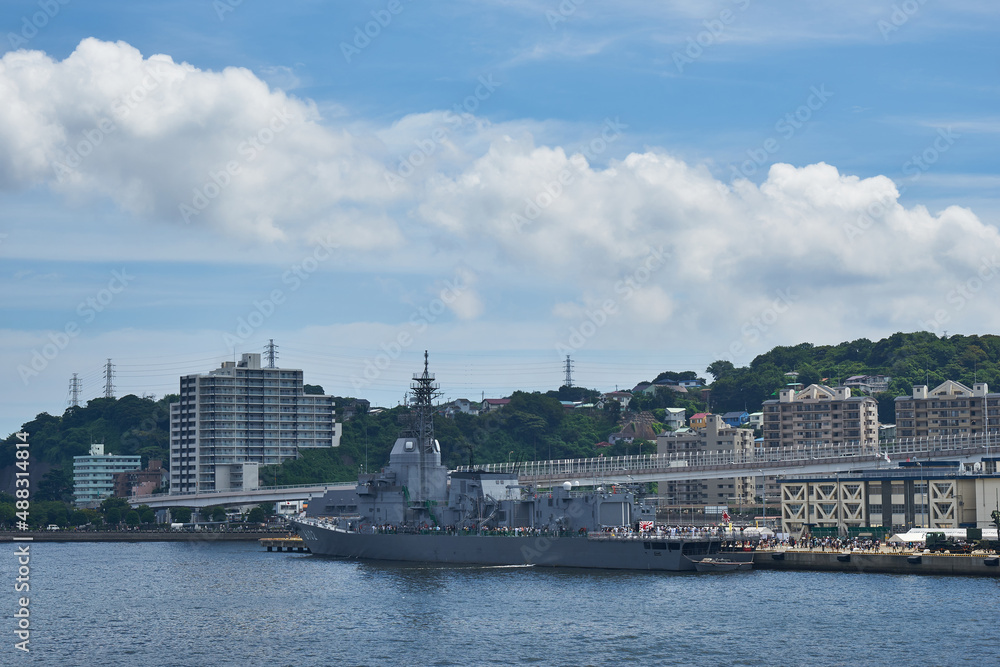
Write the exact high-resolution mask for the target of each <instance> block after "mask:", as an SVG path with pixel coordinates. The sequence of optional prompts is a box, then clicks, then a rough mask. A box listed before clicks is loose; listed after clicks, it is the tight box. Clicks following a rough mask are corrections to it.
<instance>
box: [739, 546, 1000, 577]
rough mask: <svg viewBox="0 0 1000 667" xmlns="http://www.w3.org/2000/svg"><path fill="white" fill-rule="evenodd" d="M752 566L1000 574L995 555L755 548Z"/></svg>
mask: <svg viewBox="0 0 1000 667" xmlns="http://www.w3.org/2000/svg"><path fill="white" fill-rule="evenodd" d="M753 566H754V569H755V570H786V571H793V570H797V571H814V572H869V573H880V574H933V575H961V576H975V577H1000V556H997V555H996V554H971V555H966V554H936V553H935V554H930V553H918V552H903V553H887V552H881V553H873V552H862V551H853V552H847V551H843V552H840V551H807V550H798V549H787V550H777V551H757V552H755V553H754V557H753Z"/></svg>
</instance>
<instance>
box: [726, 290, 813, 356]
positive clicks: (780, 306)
mask: <svg viewBox="0 0 1000 667" xmlns="http://www.w3.org/2000/svg"><path fill="white" fill-rule="evenodd" d="M798 300H799V298H798V296H796V295H795V294H794V293H793V292H792V289H791V288H790V287H786V288H785V289H779V290H777V291H776V292H775V298H774V300H773V301H771V303H769V304H768V305H767V307H766V308H764V309H763V310H761V311H760V313H759V314H757V315H755V316H754V317H751V318H750V319H748V320H747V321H745V322H744V323H743V326H741V327H740V337H739V338H737V339H735V340H733V341H732V342H731V343H730V344H729V347H728V348H727V349H726V352H727V353H728V355H729V356H724V355H718V354H716V355H715V358H716V359H729V360H730V361H732V362H733V364H734V365H739V363H738V361H739V359H740V357H741V356H742V355H743V354H746V352H747V346H748V345H752V344H753V343H756V342H757V341H759V340H760V339H761V338H762V337H763V335H764V334H765V333H767V332H768V331H770V329H771V327H773V326H774V325H775V324H776V323H777V322H778V320H780V319H781V317H782V315H784V314H785V313H787V312H788V311H789V310H790V309H791V308H792V306H794V305H795V302H796V301H798Z"/></svg>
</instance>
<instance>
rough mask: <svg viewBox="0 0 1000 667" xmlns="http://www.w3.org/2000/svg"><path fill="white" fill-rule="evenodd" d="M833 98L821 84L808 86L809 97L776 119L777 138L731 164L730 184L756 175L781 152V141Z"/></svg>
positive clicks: (797, 129)
mask: <svg viewBox="0 0 1000 667" xmlns="http://www.w3.org/2000/svg"><path fill="white" fill-rule="evenodd" d="M831 97H833V93H832V92H831V91H829V90H827V88H826V84H825V83H822V84H820V85H819V87H816V86H810V87H809V95H808V96H807V97H806V99H805V101H804V102H803V103H802V104H801V105H799V106H798V107H797V108H796V109H794V110H793V111H789V112H788V113H786V114H785V115H784V116H782V117H781V118H779V119H778V121H777V122H776V123H775V124H774V131H775V133H776V135H777V136H771V137H768V138H767V139H765V140H764V141H763V142H762V143H761V145H760V148H748V149H747V159H746V160H744V161H743V162H741V163H740V164H739V166H737V165H734V164H731V165H729V169H730V171H731V172H732V175H731V177H730V179H729V182H730V183H733V182H735V181H736V180H737V179H740V178H749V177H751V176H753V175H754V174H756V173H757V170H758V169H760V168H761V167H764V166H765V165H767V164H769V163H770V162H771V156H772V155H774V154H775V153H777V152H778V151H779V150H781V141H779V138H780V139H783V140H785V141H788V140H789V139H791V138H792V137H794V136H795V133H796V132H798V131H799V130H801V129H802V128H803V127H805V125H806V123H808V122H809V121H811V120H812V118H813V114H814V113H816V112H817V111H819V110H820V109H822V108H823V107H824V106H825V105H826V103H827V101H828V100H829V99H830V98H831Z"/></svg>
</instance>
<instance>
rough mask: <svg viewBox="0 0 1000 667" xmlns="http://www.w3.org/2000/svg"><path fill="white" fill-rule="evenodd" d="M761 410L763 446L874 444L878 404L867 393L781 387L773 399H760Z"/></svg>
mask: <svg viewBox="0 0 1000 667" xmlns="http://www.w3.org/2000/svg"><path fill="white" fill-rule="evenodd" d="M763 412H764V446H765V447H791V446H810V445H830V444H839V443H848V442H858V443H861V444H862V445H870V446H872V447H877V446H878V403H877V402H876V400H875V399H874V398H871V397H869V396H851V389H850V387H826V386H823V385H817V384H811V385H809V386H808V387H806V388H805V389H802V390H799V391H796V390H795V389H782V390H781V391H780V392H779V393H778V398H777V399H771V400H769V401H764V406H763Z"/></svg>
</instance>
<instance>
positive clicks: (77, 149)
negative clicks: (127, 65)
mask: <svg viewBox="0 0 1000 667" xmlns="http://www.w3.org/2000/svg"><path fill="white" fill-rule="evenodd" d="M165 73H166V70H165V68H164V67H163V63H159V62H156V61H150V62H149V64H148V66H147V67H146V69H145V70H144V76H143V77H142V80H141V81H139V83H137V84H136V85H134V86H133V87H132V89H131V90H129V91H128V93H126V94H125V95H123V96H122V97H116V98H115V99H113V100H111V116H110V117H108V116H102V117H101V118H100V119H99V120H98V121H97V122H96V123H95V124H94V126H93V127H92V128H90V129H87V130H84V131H83V132H81V133H80V134H81V139H80V140H79V141H77V142H76V143H75V144H72V145H70V146H68V147H67V148H66V150H65V151H64V157H63V159H62V160H61V161H60V160H55V161H53V163H52V169H53V171H55V175H56V180H57V181H58V182H60V183H61V182H63V180H65V179H66V178H68V177H69V176H71V175H72V174H73V173H74V172H75V171H76V170H77V169H78V168H79V167H80V165H81V164H83V161H84V160H85V159H86V158H88V157H89V156H90V155H92V154H93V153H94V151H95V150H97V147H98V146H100V145H102V144H103V143H104V140H105V139H106V138H107V137H108V136H109V135H111V134H113V133H115V132H117V131H118V124H119V123H121V122H122V121H124V120H125V119H126V118H128V117H129V115H130V114H131V113H132V112H133V111H134V110H135V109H136V108H137V107H138V106H139V105H140V104H142V103H143V102H144V101H146V99H148V98H149V95H150V93H152V92H153V91H155V90H156V89H157V88H159V87H160V84H161V83H163V76H164V74H165Z"/></svg>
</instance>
